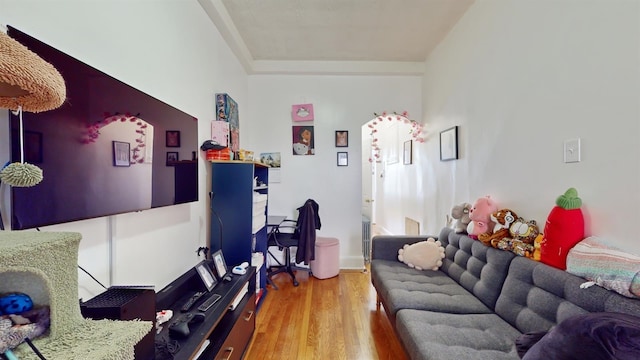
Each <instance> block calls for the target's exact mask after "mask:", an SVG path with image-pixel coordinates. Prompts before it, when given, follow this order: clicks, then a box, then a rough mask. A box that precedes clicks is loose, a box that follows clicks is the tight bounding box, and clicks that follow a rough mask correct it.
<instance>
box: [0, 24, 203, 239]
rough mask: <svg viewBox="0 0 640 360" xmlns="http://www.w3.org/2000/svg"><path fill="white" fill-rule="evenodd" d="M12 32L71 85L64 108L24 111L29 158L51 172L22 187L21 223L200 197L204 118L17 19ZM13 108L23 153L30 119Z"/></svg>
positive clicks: (17, 215) (17, 200) (15, 137)
mask: <svg viewBox="0 0 640 360" xmlns="http://www.w3.org/2000/svg"><path fill="white" fill-rule="evenodd" d="M7 33H8V34H9V36H11V37H12V38H14V39H16V40H17V41H18V42H20V43H22V44H23V45H24V46H26V47H27V48H28V49H29V50H31V51H33V52H34V53H36V54H38V55H39V56H40V57H42V58H43V59H44V60H45V61H47V62H49V63H51V64H52V65H53V66H54V67H55V68H56V69H57V70H58V71H59V72H60V74H62V77H63V78H64V80H65V84H66V87H67V99H66V101H65V103H64V104H63V105H62V106H61V107H60V108H58V109H55V110H51V111H46V112H41V113H29V112H25V113H23V115H22V118H23V126H24V127H23V129H24V160H25V162H28V163H31V164H34V165H37V166H38V167H40V168H41V169H42V171H43V175H44V179H43V181H42V182H41V183H40V184H38V185H36V186H34V187H29V188H20V187H13V188H12V190H11V228H12V229H14V230H18V229H28V228H35V227H39V226H44V225H52V224H59V223H65V222H70V221H76V220H82V219H88V218H95V217H102V216H108V215H114V214H121V213H127V212H133V211H140V210H146V209H151V208H156V207H161V206H169V205H175V204H181V203H187V202H192V201H197V200H198V166H197V161H195V159H194V158H195V156H193V155H194V154H195V153H197V151H198V123H197V119H196V118H194V117H193V116H190V115H189V114H186V113H184V112H182V111H180V110H178V109H176V108H174V107H172V106H170V105H168V104H166V103H164V102H162V101H160V100H158V99H156V98H154V97H152V96H150V95H147V94H145V93H143V92H141V91H139V90H137V89H135V88H133V87H131V86H129V85H127V84H125V83H123V82H121V81H119V80H117V79H115V78H113V77H111V76H109V75H107V74H105V73H103V72H101V71H99V70H97V69H95V68H93V67H91V66H89V65H87V64H85V63H83V62H81V61H79V60H77V59H75V58H73V57H71V56H69V55H67V54H65V53H63V52H61V51H59V50H56V49H54V48H53V47H51V46H49V45H47V44H44V43H42V42H41V41H39V40H36V39H34V38H33V37H31V36H29V35H27V34H25V33H23V32H21V31H19V30H17V29H15V28H13V27H9V28H8V32H7ZM142 70H143V69H141V71H142ZM9 117H10V118H9V123H10V131H9V134H10V137H11V139H10V143H11V152H12V154H11V161H12V162H18V161H20V160H21V157H22V156H21V151H20V137H19V124H20V122H19V117H18V116H16V115H14V114H12V113H11V112H10V115H9ZM0 140H2V139H0ZM3 141H4V140H3Z"/></svg>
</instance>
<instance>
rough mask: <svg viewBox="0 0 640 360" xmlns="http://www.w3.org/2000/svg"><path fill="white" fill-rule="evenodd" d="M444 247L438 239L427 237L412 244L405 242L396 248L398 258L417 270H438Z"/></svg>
mask: <svg viewBox="0 0 640 360" xmlns="http://www.w3.org/2000/svg"><path fill="white" fill-rule="evenodd" d="M443 258H444V248H443V247H442V244H441V243H440V241H436V240H435V239H434V238H428V239H427V240H426V241H420V242H417V243H414V244H411V245H409V244H406V245H405V246H404V247H403V248H402V249H400V250H398V260H400V261H402V262H403V263H405V264H407V265H408V266H409V267H412V268H416V269H417V270H429V269H430V270H438V268H440V266H442V259H443Z"/></svg>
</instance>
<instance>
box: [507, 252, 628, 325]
mask: <svg viewBox="0 0 640 360" xmlns="http://www.w3.org/2000/svg"><path fill="white" fill-rule="evenodd" d="M584 282H585V280H584V279H582V278H580V277H577V276H575V275H571V274H569V273H567V272H565V271H562V270H559V269H556V268H554V267H551V266H548V265H545V264H543V263H540V262H536V261H533V260H530V259H527V258H523V257H516V258H515V259H513V261H512V262H511V266H510V268H509V275H508V276H507V279H506V280H505V283H504V286H503V287H502V292H501V294H500V297H499V298H498V301H497V303H496V308H495V310H496V313H497V314H498V315H500V316H501V317H502V318H503V319H505V320H506V321H508V322H509V323H510V324H511V325H513V326H514V327H515V328H517V329H518V330H520V331H521V332H523V333H528V332H535V331H547V330H549V329H550V328H551V327H552V326H554V325H556V324H558V323H560V322H561V321H562V320H564V319H566V318H568V317H571V316H574V315H579V314H584V313H587V312H603V311H607V312H622V313H627V314H638V313H640V300H633V299H629V298H625V297H624V296H622V295H620V294H617V293H615V292H613V291H608V290H606V289H604V288H601V287H598V286H592V287H590V288H584V289H583V288H581V287H580V285H581V284H582V283H584Z"/></svg>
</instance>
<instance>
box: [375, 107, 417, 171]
mask: <svg viewBox="0 0 640 360" xmlns="http://www.w3.org/2000/svg"><path fill="white" fill-rule="evenodd" d="M373 115H374V116H375V119H374V120H373V121H372V122H371V123H370V124H369V125H367V126H368V127H369V128H370V129H371V133H370V135H371V138H372V140H371V141H372V145H371V146H372V149H373V157H371V158H369V162H372V161H374V160H375V161H380V150H381V149H380V146H379V144H378V137H377V135H376V133H377V132H378V129H377V126H378V125H380V124H382V123H383V122H384V121H401V122H402V123H404V124H408V125H410V126H411V127H410V128H409V133H410V134H411V137H412V138H413V140H414V141H415V142H417V143H423V142H425V138H424V125H422V124H421V123H419V122H417V121H416V120H411V119H409V113H408V112H407V111H403V112H401V113H399V114H398V113H396V112H393V113H391V114H389V113H387V112H386V111H385V112H382V114H378V113H373Z"/></svg>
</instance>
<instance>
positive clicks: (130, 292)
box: [80, 286, 156, 360]
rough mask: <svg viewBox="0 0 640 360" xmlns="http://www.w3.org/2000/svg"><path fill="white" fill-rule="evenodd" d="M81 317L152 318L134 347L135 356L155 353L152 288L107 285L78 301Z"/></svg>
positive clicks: (142, 358) (145, 358)
mask: <svg viewBox="0 0 640 360" xmlns="http://www.w3.org/2000/svg"><path fill="white" fill-rule="evenodd" d="M80 312H81V313H82V316H84V317H85V318H91V319H96V320H98V319H111V320H133V319H140V320H146V321H153V327H152V328H151V330H150V331H149V333H148V334H147V335H145V336H144V338H142V340H140V342H139V343H138V344H137V345H136V347H135V359H136V360H149V359H153V358H154V357H155V325H156V292H155V291H154V290H153V289H147V288H140V287H117V286H116V287H110V288H109V289H107V291H105V292H103V293H102V294H100V295H98V296H96V297H94V298H92V299H90V300H88V301H86V302H84V303H82V304H80Z"/></svg>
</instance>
